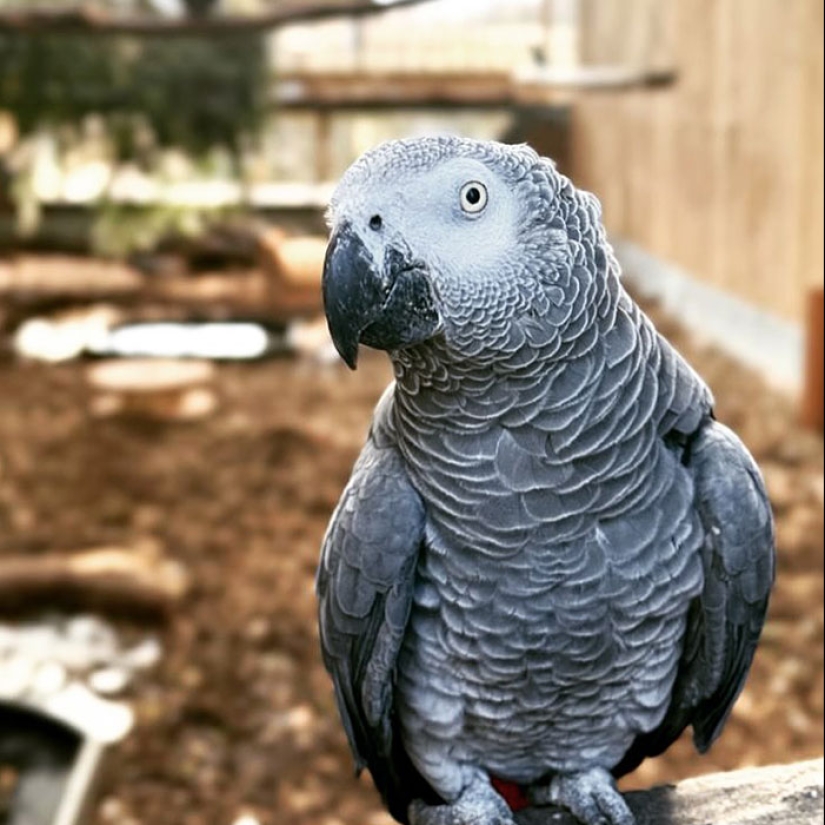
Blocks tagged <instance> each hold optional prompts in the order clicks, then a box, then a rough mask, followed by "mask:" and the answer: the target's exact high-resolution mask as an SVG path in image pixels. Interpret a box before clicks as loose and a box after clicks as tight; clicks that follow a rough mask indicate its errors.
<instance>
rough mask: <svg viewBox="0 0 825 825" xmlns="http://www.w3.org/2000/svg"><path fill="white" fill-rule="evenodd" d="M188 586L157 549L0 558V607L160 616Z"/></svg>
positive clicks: (180, 572) (180, 569)
mask: <svg viewBox="0 0 825 825" xmlns="http://www.w3.org/2000/svg"><path fill="white" fill-rule="evenodd" d="M187 589H188V579H187V575H186V572H185V570H184V569H183V567H182V566H181V565H180V564H178V563H177V562H174V561H172V560H170V559H166V558H163V557H159V556H158V554H157V552H146V551H141V550H140V549H131V550H130V549H121V548H108V547H107V548H100V549H95V550H89V551H85V552H81V553H73V554H66V555H64V554H57V553H50V554H47V555H43V556H19V557H15V556H11V557H5V558H0V613H2V614H4V615H14V614H21V613H29V612H42V611H43V610H44V609H53V608H54V607H62V608H65V609H73V610H83V611H91V612H101V613H105V614H110V615H111V614H114V615H121V616H122V615H126V616H133V617H155V618H162V617H164V616H166V615H167V614H169V613H170V612H171V610H172V608H173V607H174V606H175V605H176V604H178V603H179V602H180V600H181V599H182V598H183V596H184V595H185V594H186V592H187Z"/></svg>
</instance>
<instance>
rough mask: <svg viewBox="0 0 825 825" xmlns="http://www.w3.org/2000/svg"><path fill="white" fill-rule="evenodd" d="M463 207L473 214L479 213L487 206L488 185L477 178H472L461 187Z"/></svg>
mask: <svg viewBox="0 0 825 825" xmlns="http://www.w3.org/2000/svg"><path fill="white" fill-rule="evenodd" d="M460 198H461V208H462V209H463V210H464V211H465V212H469V213H470V214H471V215H474V214H477V213H478V212H481V210H482V209H484V207H485V206H487V187H486V186H485V185H484V184H483V183H479V182H478V181H477V180H471V181H470V182H469V183H465V184H464V186H462V187H461V195H460Z"/></svg>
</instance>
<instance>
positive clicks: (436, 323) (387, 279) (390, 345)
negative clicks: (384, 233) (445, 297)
mask: <svg viewBox="0 0 825 825" xmlns="http://www.w3.org/2000/svg"><path fill="white" fill-rule="evenodd" d="M322 290H323V297H324V311H325V313H326V316H327V323H328V325H329V331H330V335H331V336H332V341H333V343H334V344H335V348H336V349H337V350H338V352H339V354H340V355H341V358H343V359H344V361H345V362H346V363H347V365H348V366H349V367H350V369H355V366H356V363H357V361H358V345H359V344H361V343H363V344H366V345H367V346H370V347H375V348H376V349H383V350H394V349H399V348H401V347H404V346H409V345H411V344H416V343H419V342H420V341H423V340H426V339H427V338H429V337H430V336H432V335H433V334H434V333H435V332H437V331H438V330H439V328H440V325H441V321H440V317H439V314H438V311H437V310H436V306H435V301H434V297H433V292H432V285H431V282H430V278H429V275H428V273H427V271H426V269H425V268H424V267H423V266H422V265H420V264H415V263H414V262H412V261H411V260H410V259H409V257H408V256H407V255H405V254H404V253H403V252H399V251H398V250H397V249H394V248H392V247H390V248H388V249H387V251H386V253H385V255H384V260H383V261H381V263H380V264H378V263H377V262H376V261H375V259H374V258H373V256H372V255H371V253H370V252H369V250H368V249H367V247H366V245H365V244H364V242H363V241H362V240H361V238H360V236H359V235H358V233H357V232H355V230H353V229H352V226H351V225H350V224H348V223H344V224H342V225H341V226H340V227H339V228H338V229H337V230H336V231H335V232H334V233H333V235H332V237H331V238H330V242H329V246H328V247H327V254H326V259H325V261H324V276H323V280H322Z"/></svg>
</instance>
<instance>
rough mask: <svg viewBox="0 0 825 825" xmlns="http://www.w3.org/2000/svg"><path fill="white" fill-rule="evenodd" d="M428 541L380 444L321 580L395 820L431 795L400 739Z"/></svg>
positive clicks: (323, 628) (347, 691)
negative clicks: (402, 667)
mask: <svg viewBox="0 0 825 825" xmlns="http://www.w3.org/2000/svg"><path fill="white" fill-rule="evenodd" d="M423 535H424V506H423V503H422V501H421V499H420V497H419V496H418V494H417V493H416V492H415V490H414V489H413V487H412V485H411V484H410V482H409V480H408V478H407V475H406V471H405V469H404V466H403V460H402V458H401V456H400V454H399V453H398V451H397V450H396V449H395V447H393V446H392V445H391V444H382V445H381V446H379V443H378V439H376V438H375V437H374V435H371V437H370V439H369V440H368V442H367V444H366V446H365V447H364V449H363V451H362V453H361V456H360V457H359V459H358V462H357V463H356V465H355V468H354V469H353V472H352V477H351V478H350V481H349V483H348V485H347V487H346V489H345V490H344V493H343V495H342V497H341V501H340V502H339V504H338V507H337V508H336V510H335V512H334V514H333V516H332V519H331V521H330V525H329V528H328V529H327V534H326V536H325V539H324V544H323V548H322V553H321V564H320V566H319V570H318V578H317V586H316V590H317V594H318V600H319V627H320V634H321V650H322V654H323V659H324V664H325V665H326V667H327V670H328V671H329V673H330V675H331V676H332V680H333V683H334V687H335V697H336V700H337V704H338V709H339V711H340V714H341V719H342V722H343V725H344V729H345V731H346V733H347V737H348V739H349V744H350V747H351V749H352V751H353V754H354V756H355V761H356V766H357V770H358V771H360V770H362V769H363V768H365V767H367V768H369V770H370V773H371V774H372V777H373V780H374V782H375V784H376V786H377V788H378V790H379V792H380V793H381V795H382V797H383V798H384V801H385V803H386V804H387V806H388V807H389V809H390V811H391V812H392V813H393V815H394V816H395V817H396V818H397V819H399V820H400V821H405V819H406V808H407V805H408V803H409V801H410V798H411V795H412V794H417V795H419V796H421V795H423V794H422V792H421V790H420V783H421V781H422V780H421V779H420V777H419V776H418V775H417V773H416V772H415V771H414V769H413V767H412V765H411V764H410V763H409V760H408V758H407V757H406V754H405V753H404V750H403V747H402V746H401V743H400V742H399V741H398V737H397V736H396V735H395V730H394V728H395V725H394V712H393V689H394V685H395V668H396V661H397V659H398V653H399V650H400V648H401V644H402V642H403V638H404V633H405V630H406V626H407V622H408V620H409V615H410V608H411V604H412V594H413V586H414V576H415V568H416V563H417V560H418V554H419V551H420V548H421V543H422V541H423Z"/></svg>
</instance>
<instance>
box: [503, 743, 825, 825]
mask: <svg viewBox="0 0 825 825" xmlns="http://www.w3.org/2000/svg"><path fill="white" fill-rule="evenodd" d="M823 770H825V767H824V766H823V760H822V759H814V760H811V761H809V762H796V763H794V764H792V765H777V766H772V767H769V768H751V769H748V770H741V771H733V772H731V773H716V774H711V775H709V776H701V777H698V778H696V779H688V780H685V781H684V782H680V783H679V784H678V785H676V786H663V787H659V788H654V789H653V790H650V791H634V792H632V793H628V794H627V796H626V797H625V798H626V799H627V802H628V804H629V805H630V807H631V809H632V810H633V813H634V814H636V823H637V825H770V824H771V823H776V825H779V824H780V823H781V825H822V821H823V812H825V795H824V794H823ZM517 822H518V823H519V825H576V820H575V819H573V818H572V817H571V816H569V815H568V814H563V813H559V812H558V811H556V810H555V809H549V808H547V809H541V810H539V809H532V810H528V811H524V812H522V813H520V814H519V815H518V817H517Z"/></svg>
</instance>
